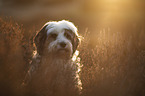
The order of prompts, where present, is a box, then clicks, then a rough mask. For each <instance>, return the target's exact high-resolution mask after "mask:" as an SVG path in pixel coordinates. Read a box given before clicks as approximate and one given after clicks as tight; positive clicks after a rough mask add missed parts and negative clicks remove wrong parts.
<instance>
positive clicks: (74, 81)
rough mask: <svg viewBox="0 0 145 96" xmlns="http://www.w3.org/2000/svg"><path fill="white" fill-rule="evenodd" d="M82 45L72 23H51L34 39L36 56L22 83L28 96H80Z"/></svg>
mask: <svg viewBox="0 0 145 96" xmlns="http://www.w3.org/2000/svg"><path fill="white" fill-rule="evenodd" d="M79 42H80V36H79V35H78V30H77V28H76V27H75V25H74V24H73V23H72V22H69V21H66V20H62V21H58V22H55V21H53V22H48V23H46V24H45V25H44V26H43V27H42V29H41V30H40V31H39V32H38V33H37V34H36V36H35V37H34V45H35V47H36V51H34V57H33V60H32V62H31V64H30V68H29V70H28V73H27V74H26V77H25V79H24V82H23V84H24V85H25V89H26V92H25V95H27V96H78V95H79V94H80V93H81V89H82V83H81V80H80V77H79V71H80V68H81V66H80V63H79V62H76V61H75V59H76V56H77V55H78V51H76V49H77V47H78V45H79Z"/></svg>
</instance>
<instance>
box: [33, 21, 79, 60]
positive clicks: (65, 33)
mask: <svg viewBox="0 0 145 96" xmlns="http://www.w3.org/2000/svg"><path fill="white" fill-rule="evenodd" d="M34 42H35V45H36V47H37V52H38V53H39V54H40V55H49V56H50V55H52V56H54V57H55V58H56V57H57V58H70V57H72V55H73V53H74V52H75V51H76V48H77V46H78V43H79V39H78V33H77V28H76V27H75V26H74V25H73V24H72V23H71V22H68V21H65V20H63V21H59V22H48V23H46V24H45V25H44V27H43V28H42V29H41V31H40V32H39V33H38V34H37V35H36V37H35V38H34Z"/></svg>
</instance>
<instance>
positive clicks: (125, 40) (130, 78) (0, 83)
mask: <svg viewBox="0 0 145 96" xmlns="http://www.w3.org/2000/svg"><path fill="white" fill-rule="evenodd" d="M0 25H1V26H0V46H1V47H0V90H1V91H0V94H1V95H2V96H13V95H14V96H16V95H18V96H19V94H20V93H21V91H23V90H19V89H20V87H21V82H22V80H23V78H24V76H25V73H26V70H27V69H28V66H29V64H28V62H29V61H30V60H31V54H32V50H33V47H32V37H33V35H34V34H33V33H31V31H33V30H30V32H28V33H27V34H24V32H25V30H24V29H23V27H22V26H19V25H18V24H17V23H15V22H14V21H13V20H11V19H9V18H7V19H6V20H4V19H1V18H0ZM137 29H139V28H138V27H136V28H134V27H131V28H130V30H129V31H131V32H130V33H126V32H124V33H121V32H112V30H111V28H110V29H109V28H106V29H102V30H100V33H98V35H96V36H95V39H93V41H95V43H94V44H93V45H95V47H93V48H92V47H90V45H91V42H92V41H91V40H92V39H91V38H90V37H89V36H90V34H91V33H89V32H86V33H85V34H84V40H82V43H81V46H80V47H79V51H80V55H79V56H80V58H81V63H82V64H83V67H82V70H81V72H80V75H81V80H82V84H83V90H82V96H144V95H145V49H144V48H145V47H144V46H145V44H144V43H143V40H144V37H145V30H144V29H141V30H140V31H138V30H137ZM127 31H128V30H127ZM28 34H30V35H28ZM136 34H137V35H136Z"/></svg>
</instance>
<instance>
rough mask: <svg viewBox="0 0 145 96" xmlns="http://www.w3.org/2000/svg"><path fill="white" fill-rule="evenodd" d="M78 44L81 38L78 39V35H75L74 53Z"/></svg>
mask: <svg viewBox="0 0 145 96" xmlns="http://www.w3.org/2000/svg"><path fill="white" fill-rule="evenodd" d="M78 45H79V39H78V37H77V36H76V35H75V36H74V40H73V54H74V53H75V51H76V49H77V47H78Z"/></svg>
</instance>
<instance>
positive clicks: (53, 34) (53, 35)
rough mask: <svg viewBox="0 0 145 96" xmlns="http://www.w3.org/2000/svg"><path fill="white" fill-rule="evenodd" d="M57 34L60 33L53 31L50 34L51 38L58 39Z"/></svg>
mask: <svg viewBox="0 0 145 96" xmlns="http://www.w3.org/2000/svg"><path fill="white" fill-rule="evenodd" d="M57 36H58V34H56V33H51V34H50V38H52V39H54V40H56V38H57Z"/></svg>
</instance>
